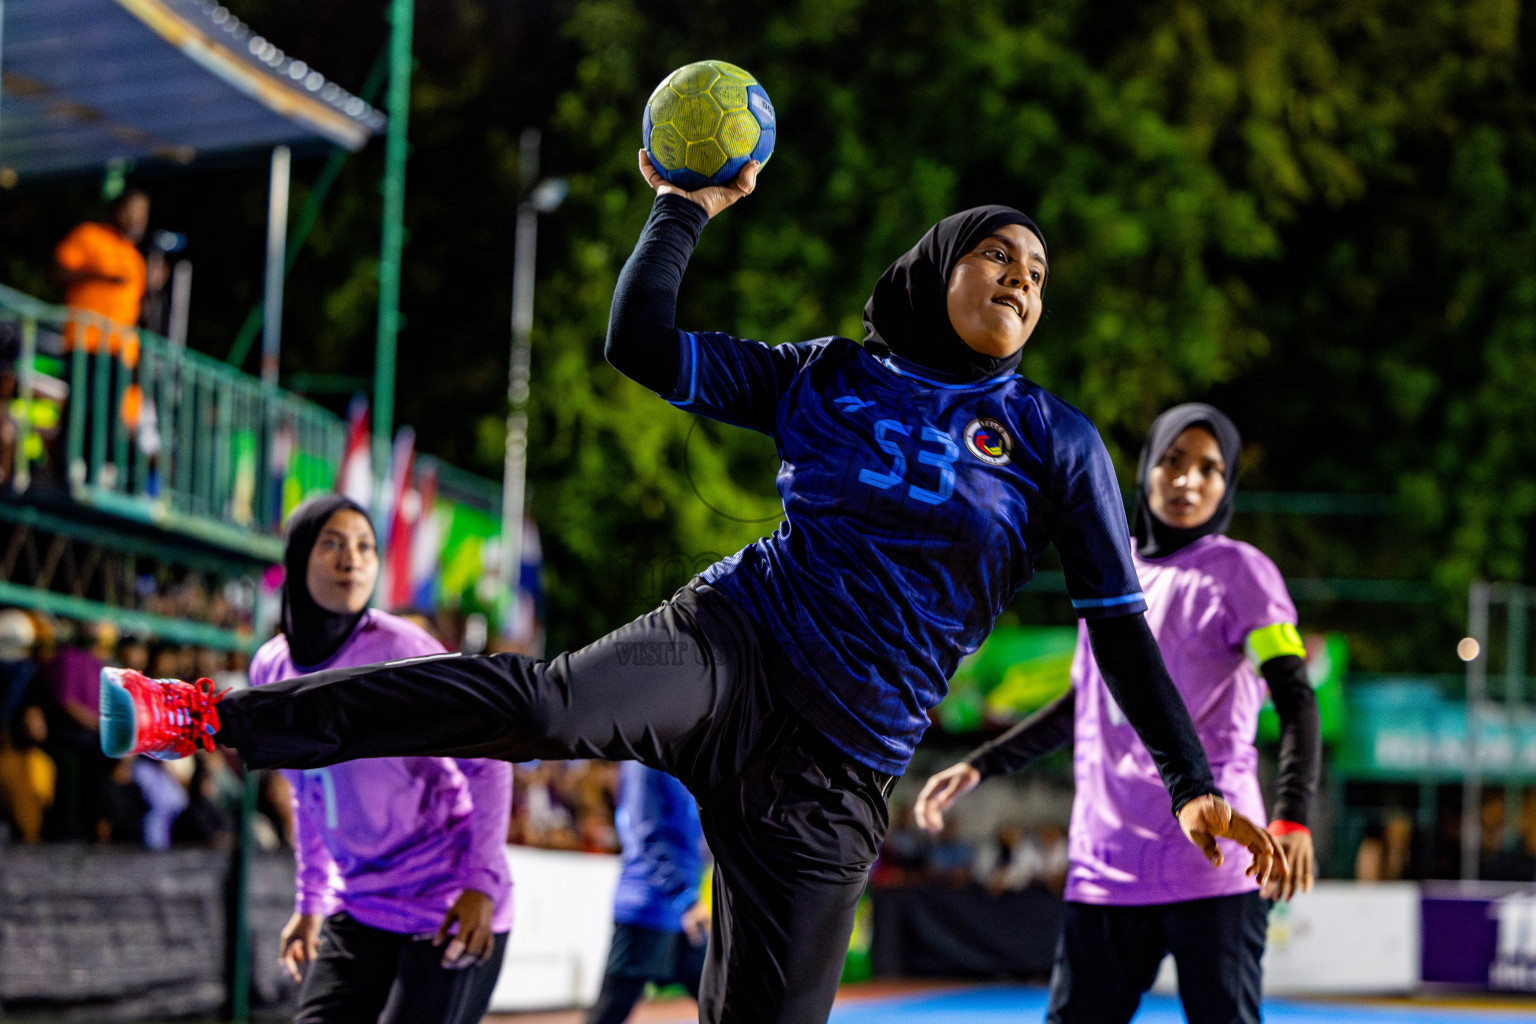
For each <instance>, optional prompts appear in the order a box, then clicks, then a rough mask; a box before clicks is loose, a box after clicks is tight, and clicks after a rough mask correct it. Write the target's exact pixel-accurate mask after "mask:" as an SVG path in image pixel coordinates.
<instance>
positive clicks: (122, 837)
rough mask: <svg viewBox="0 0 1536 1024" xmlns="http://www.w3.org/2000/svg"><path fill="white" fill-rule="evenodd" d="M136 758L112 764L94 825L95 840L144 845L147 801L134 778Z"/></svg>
mask: <svg viewBox="0 0 1536 1024" xmlns="http://www.w3.org/2000/svg"><path fill="white" fill-rule="evenodd" d="M135 760H137V759H136V758H132V757H125V758H122V759H121V760H118V761H114V762H112V768H111V770H110V771H109V772H108V773H107V778H106V781H105V783H104V784H103V786H102V799H101V809H102V815H101V817H100V818H99V819H98V820H97V822H96V841H97V842H99V843H115V844H119V845H133V846H142V845H143V843H144V816H145V815H146V814H148V813H149V801H148V800H146V799H145V798H144V791H143V790H141V789H140V788H139V782H138V779H136V778H135V777H134V770H133V767H134V761H135Z"/></svg>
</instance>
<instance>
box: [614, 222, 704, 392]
mask: <svg viewBox="0 0 1536 1024" xmlns="http://www.w3.org/2000/svg"><path fill="white" fill-rule="evenodd" d="M708 223H709V214H708V213H706V212H705V210H704V208H703V207H702V206H700V205H699V204H698V203H695V202H694V201H693V200H691V199H685V198H683V197H682V196H679V195H664V196H657V197H656V202H655V204H654V205H652V207H651V216H650V217H649V219H647V220H646V222H645V229H644V230H642V231H641V232H640V240H639V241H638V242H636V243H635V249H634V251H633V252H631V253H630V254H629V259H628V260H627V261H626V262H625V264H624V269H623V270H621V271H620V272H619V280H618V283H617V285H615V287H614V289H613V307H612V309H611V310H610V311H609V314H608V341H607V345H606V346H605V349H604V355H606V356H607V358H608V362H609V364H611V365H612V366H613V368H614V369H616V370H618V371H619V372H620V373H622V374H623V375H624V376H626V377H628V378H629V379H630V380H632V381H634V382H635V383H637V384H641V385H644V386H645V387H648V388H650V389H651V390H652V391H655V392H658V393H660V394H663V395H670V394H672V392H673V390H674V389H675V388H676V387H677V370H678V365H679V363H680V362H681V359H682V356H681V354H680V353H679V351H678V340H677V326H676V321H677V291H678V288H679V287H680V286H681V285H682V283H683V271H684V270H685V269H687V266H688V257H689V256H691V255H692V254H693V248H694V246H696V245H698V244H699V235H700V234H701V233H702V232H703V230H704V225H705V224H708Z"/></svg>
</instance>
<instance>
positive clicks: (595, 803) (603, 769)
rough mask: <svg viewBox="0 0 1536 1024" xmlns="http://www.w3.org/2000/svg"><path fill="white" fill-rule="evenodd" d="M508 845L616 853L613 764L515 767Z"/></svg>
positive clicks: (532, 763)
mask: <svg viewBox="0 0 1536 1024" xmlns="http://www.w3.org/2000/svg"><path fill="white" fill-rule="evenodd" d="M514 773H515V781H514V784H513V789H512V792H513V803H512V819H511V821H510V823H509V825H508V834H507V841H508V842H511V843H518V844H521V845H523V846H537V847H542V848H544V849H549V850H581V851H584V852H587V853H617V852H618V851H619V839H618V832H617V831H616V830H615V828H614V807H615V805H616V796H617V791H618V776H619V766H618V765H617V764H615V763H614V762H612V761H530V762H527V763H525V764H519V765H516V766H514Z"/></svg>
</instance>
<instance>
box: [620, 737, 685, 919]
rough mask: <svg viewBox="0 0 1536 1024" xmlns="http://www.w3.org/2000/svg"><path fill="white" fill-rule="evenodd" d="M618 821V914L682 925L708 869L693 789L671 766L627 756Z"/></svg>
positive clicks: (622, 773) (622, 766)
mask: <svg viewBox="0 0 1536 1024" xmlns="http://www.w3.org/2000/svg"><path fill="white" fill-rule="evenodd" d="M614 824H615V826H617V828H618V831H619V842H620V843H621V844H622V846H623V853H622V854H620V857H619V865H620V866H619V888H618V891H617V892H616V893H615V894H614V898H613V919H614V920H615V921H617V922H618V923H620V924H633V925H640V926H642V927H645V928H655V929H658V930H660V931H667V932H680V931H682V930H683V912H684V911H686V910H687V909H688V908H689V907H691V906H693V904H694V903H695V902H697V900H698V898H699V883H700V881H702V878H701V874H702V872H703V870H704V831H703V829H702V828H701V827H700V825H699V810H698V807H697V805H696V804H695V803H694V802H693V795H692V794H690V793H689V792H688V790H687V789H686V788H684V786H683V784H682V783H681V782H678V781H677V780H676V779H674V778H673V777H672V776H670V775H668V774H667V773H666V772H659V771H657V770H656V769H654V768H647V767H646V766H645V765H643V764H640V763H639V762H638V761H625V762H624V763H623V764H622V765H620V766H619V806H618V810H617V812H616V813H615V814H614Z"/></svg>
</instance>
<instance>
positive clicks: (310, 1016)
mask: <svg viewBox="0 0 1536 1024" xmlns="http://www.w3.org/2000/svg"><path fill="white" fill-rule="evenodd" d="M506 954H507V935H506V933H505V932H503V933H501V934H500V935H497V936H496V941H495V944H494V945H492V946H491V953H490V956H488V957H486V958H485V959H484V960H483V961H481V962H480V963H478V964H476V965H475V966H474V967H466V968H464V969H463V970H458V971H450V970H446V969H445V968H444V967H443V966H442V960H443V947H442V946H434V945H432V943H431V942H429V941H428V940H426V939H416V938H412V937H411V936H409V935H401V934H399V933H398V932H386V931H383V930H382V929H379V928H370V927H369V926H368V925H365V924H360V923H358V922H357V921H356V920H354V919H353V918H352V916H351V915H350V914H348V913H346V912H345V911H343V912H341V913H339V914H332V915H331V916H330V917H328V918H326V919H325V924H324V925H323V926H321V928H320V949H319V952H318V953H317V954H316V956H315V960H314V962H313V963H311V964H310V965H309V970H308V971H306V972H305V974H304V984H303V986H302V987H301V988H300V989H299V1008H298V1009H297V1010H296V1011H295V1012H294V1015H293V1021H294V1024H429V1022H430V1024H476V1022H477V1021H479V1020H480V1018H481V1017H484V1016H485V1008H486V1007H487V1006H489V1005H491V992H492V991H494V990H495V988H496V978H497V976H499V975H500V974H501V961H502V959H503V958H504V957H505V956H506Z"/></svg>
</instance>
